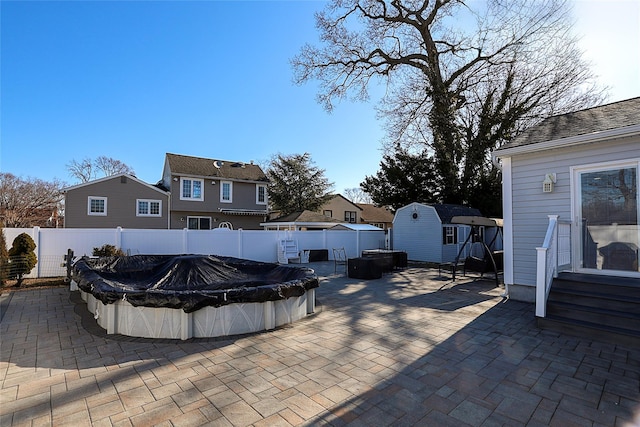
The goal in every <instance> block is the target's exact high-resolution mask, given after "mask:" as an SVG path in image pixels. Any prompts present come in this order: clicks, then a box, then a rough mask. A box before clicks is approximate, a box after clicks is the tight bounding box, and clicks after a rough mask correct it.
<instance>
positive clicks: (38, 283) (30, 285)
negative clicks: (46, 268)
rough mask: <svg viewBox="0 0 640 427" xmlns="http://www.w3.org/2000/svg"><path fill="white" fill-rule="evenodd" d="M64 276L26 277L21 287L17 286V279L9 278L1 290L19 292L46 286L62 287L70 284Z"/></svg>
mask: <svg viewBox="0 0 640 427" xmlns="http://www.w3.org/2000/svg"><path fill="white" fill-rule="evenodd" d="M64 279H65V278H64V277H44V278H39V279H24V280H23V281H22V285H20V287H16V281H15V280H7V281H6V282H5V284H4V285H3V286H2V287H0V292H3V293H4V292H19V291H29V290H34V289H46V288H60V287H66V286H69V283H67V282H65V281H64Z"/></svg>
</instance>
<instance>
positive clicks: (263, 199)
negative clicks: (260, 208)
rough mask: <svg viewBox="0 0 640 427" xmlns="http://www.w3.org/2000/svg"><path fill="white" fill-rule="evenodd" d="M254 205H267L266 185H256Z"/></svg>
mask: <svg viewBox="0 0 640 427" xmlns="http://www.w3.org/2000/svg"><path fill="white" fill-rule="evenodd" d="M256 204H258V205H266V204H267V186H266V185H260V184H258V185H256Z"/></svg>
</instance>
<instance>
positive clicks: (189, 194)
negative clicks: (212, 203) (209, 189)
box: [180, 178, 204, 201]
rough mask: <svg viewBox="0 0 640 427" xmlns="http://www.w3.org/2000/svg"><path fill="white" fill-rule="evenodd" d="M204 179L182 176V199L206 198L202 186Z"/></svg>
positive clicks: (199, 199)
mask: <svg viewBox="0 0 640 427" xmlns="http://www.w3.org/2000/svg"><path fill="white" fill-rule="evenodd" d="M203 183H204V181H203V180H202V179H191V178H180V186H181V187H182V191H180V200H198V201H202V200H204V196H203V194H202V187H203Z"/></svg>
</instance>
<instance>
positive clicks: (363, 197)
mask: <svg viewBox="0 0 640 427" xmlns="http://www.w3.org/2000/svg"><path fill="white" fill-rule="evenodd" d="M343 195H344V197H346V198H347V199H349V201H350V202H351V203H367V204H371V203H373V201H372V199H371V196H370V195H369V194H367V193H365V192H364V191H363V190H362V188H358V187H355V188H345V189H344V194H343Z"/></svg>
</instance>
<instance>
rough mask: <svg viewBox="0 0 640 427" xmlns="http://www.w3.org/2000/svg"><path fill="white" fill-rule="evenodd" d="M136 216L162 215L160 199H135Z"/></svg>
mask: <svg viewBox="0 0 640 427" xmlns="http://www.w3.org/2000/svg"><path fill="white" fill-rule="evenodd" d="M136 206H137V210H136V216H162V214H161V211H162V201H160V200H146V199H138V200H136Z"/></svg>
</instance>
